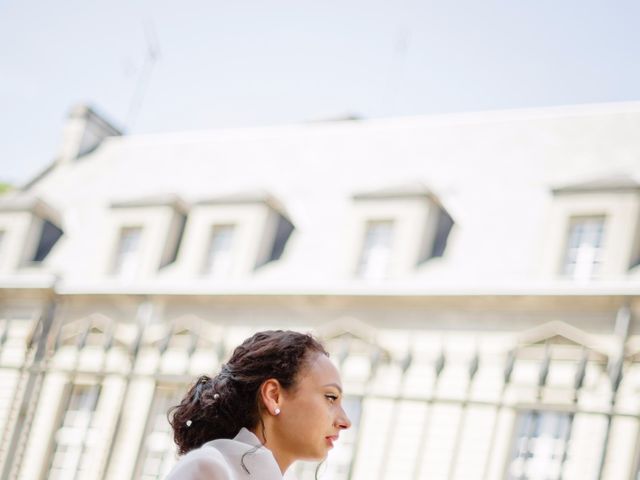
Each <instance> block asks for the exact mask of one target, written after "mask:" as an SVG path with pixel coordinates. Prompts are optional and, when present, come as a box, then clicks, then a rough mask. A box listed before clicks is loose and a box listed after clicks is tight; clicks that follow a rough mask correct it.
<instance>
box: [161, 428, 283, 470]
mask: <svg viewBox="0 0 640 480" xmlns="http://www.w3.org/2000/svg"><path fill="white" fill-rule="evenodd" d="M256 447H259V448H256ZM247 452H250V453H248V454H247ZM245 454H246V455H245ZM243 455H244V458H243ZM243 462H244V465H245V467H246V470H245V469H244V468H243V467H242V463H243ZM247 470H248V472H247ZM240 479H242V480H245V479H249V480H282V479H283V476H282V472H281V471H280V467H279V466H278V463H277V462H276V459H275V458H274V457H273V454H272V453H271V451H270V450H269V449H268V448H266V447H264V446H262V445H261V444H260V440H258V437H256V436H255V435H254V434H253V433H251V432H250V431H249V430H247V429H246V428H242V429H241V430H240V431H239V432H238V434H237V435H236V436H235V438H234V439H232V440H230V439H219V440H212V441H211V442H207V443H205V444H204V445H203V446H201V447H200V448H197V449H195V450H191V451H190V452H189V453H187V454H186V455H185V456H184V457H182V458H181V459H180V460H179V461H178V463H177V464H176V465H175V467H173V469H172V470H171V472H170V473H169V476H168V477H167V479H166V480H240Z"/></svg>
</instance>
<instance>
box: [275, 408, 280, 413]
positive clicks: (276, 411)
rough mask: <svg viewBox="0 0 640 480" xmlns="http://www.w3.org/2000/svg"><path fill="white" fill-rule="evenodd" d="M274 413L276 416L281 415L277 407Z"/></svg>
mask: <svg viewBox="0 0 640 480" xmlns="http://www.w3.org/2000/svg"><path fill="white" fill-rule="evenodd" d="M274 413H275V414H276V415H280V409H279V408H278V407H276V409H275V411H274Z"/></svg>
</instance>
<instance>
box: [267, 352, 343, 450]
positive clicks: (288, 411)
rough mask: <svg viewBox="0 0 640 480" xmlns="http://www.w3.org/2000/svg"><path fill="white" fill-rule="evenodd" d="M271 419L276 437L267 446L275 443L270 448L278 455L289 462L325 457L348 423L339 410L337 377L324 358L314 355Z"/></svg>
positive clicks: (340, 388) (338, 377)
mask: <svg viewBox="0 0 640 480" xmlns="http://www.w3.org/2000/svg"><path fill="white" fill-rule="evenodd" d="M274 420H275V421H274V422H273V429H274V432H273V433H274V434H275V435H273V438H272V439H268V443H272V442H271V441H269V440H273V441H274V442H277V446H276V445H272V446H273V447H276V449H277V451H278V452H277V453H278V454H279V455H280V456H284V457H287V459H289V460H290V461H291V462H293V461H295V460H320V459H323V458H325V457H326V456H327V454H328V453H329V450H330V449H331V448H333V444H334V442H335V441H336V440H338V435H339V434H340V431H341V430H344V429H346V428H349V427H350V426H351V421H350V420H349V418H348V417H347V415H346V413H345V411H344V410H343V408H342V385H341V382H340V374H339V373H338V370H337V369H336V367H335V366H334V365H333V363H331V360H329V358H328V357H327V356H326V355H322V354H315V355H314V357H313V358H312V359H311V360H310V361H309V363H308V365H307V366H306V368H303V370H302V371H301V372H300V374H299V376H298V381H297V385H296V386H295V387H294V388H293V389H291V390H290V391H289V392H284V393H283V396H282V400H281V403H280V414H279V415H278V416H277V418H274ZM272 449H273V448H272ZM274 453H275V452H274Z"/></svg>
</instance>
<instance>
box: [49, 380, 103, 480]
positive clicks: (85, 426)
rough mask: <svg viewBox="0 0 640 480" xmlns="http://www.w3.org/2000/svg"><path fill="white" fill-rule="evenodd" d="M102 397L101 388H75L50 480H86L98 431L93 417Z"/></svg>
mask: <svg viewBox="0 0 640 480" xmlns="http://www.w3.org/2000/svg"><path fill="white" fill-rule="evenodd" d="M99 394H100V387H99V386H98V385H75V386H74V387H73V388H72V390H71V394H70V395H69V399H68V403H67V407H66V409H65V413H64V417H63V418H62V423H61V425H60V428H59V429H58V431H57V432H56V434H55V445H54V448H53V455H52V457H51V464H50V467H49V474H48V475H47V478H48V479H49V480H58V479H60V480H62V479H73V478H85V476H86V475H87V473H86V470H88V469H89V467H90V465H91V461H92V458H91V457H92V455H94V454H95V452H92V447H93V444H94V443H95V440H96V438H97V433H98V432H97V429H96V427H95V425H93V416H94V415H93V414H94V413H95V411H96V404H97V402H98V396H99Z"/></svg>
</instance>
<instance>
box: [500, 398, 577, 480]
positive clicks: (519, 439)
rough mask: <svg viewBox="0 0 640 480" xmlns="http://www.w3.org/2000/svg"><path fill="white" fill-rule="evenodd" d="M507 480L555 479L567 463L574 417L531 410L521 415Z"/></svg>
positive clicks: (567, 414)
mask: <svg viewBox="0 0 640 480" xmlns="http://www.w3.org/2000/svg"><path fill="white" fill-rule="evenodd" d="M516 425H517V426H516V435H515V442H514V445H513V454H512V456H511V462H510V464H509V469H508V472H507V479H508V480H516V479H518V480H556V479H558V480H559V479H560V478H562V469H563V468H564V465H565V464H566V463H567V457H566V452H567V448H568V441H569V433H570V429H571V416H570V414H569V413H562V412H541V411H537V410H532V411H528V412H524V413H522V414H520V416H519V417H518V421H517V424H516Z"/></svg>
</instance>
